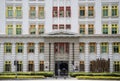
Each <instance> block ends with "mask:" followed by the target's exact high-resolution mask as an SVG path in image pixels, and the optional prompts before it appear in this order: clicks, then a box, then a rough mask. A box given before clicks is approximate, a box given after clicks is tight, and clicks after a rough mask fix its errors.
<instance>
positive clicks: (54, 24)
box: [0, 0, 120, 75]
mask: <svg viewBox="0 0 120 81" xmlns="http://www.w3.org/2000/svg"><path fill="white" fill-rule="evenodd" d="M0 26H1V27H0V72H15V71H18V72H19V71H20V72H29V71H35V72H38V71H53V72H55V74H56V75H57V74H58V70H61V72H62V71H63V70H65V71H66V73H68V72H73V71H80V72H120V27H119V26H120V0H1V1H0ZM16 66H17V67H16Z"/></svg>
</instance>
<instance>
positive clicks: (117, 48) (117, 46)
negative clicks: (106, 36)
mask: <svg viewBox="0 0 120 81" xmlns="http://www.w3.org/2000/svg"><path fill="white" fill-rule="evenodd" d="M119 52H120V43H117V42H115V43H113V53H119Z"/></svg>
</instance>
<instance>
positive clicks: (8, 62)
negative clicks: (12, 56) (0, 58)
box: [5, 61, 11, 72]
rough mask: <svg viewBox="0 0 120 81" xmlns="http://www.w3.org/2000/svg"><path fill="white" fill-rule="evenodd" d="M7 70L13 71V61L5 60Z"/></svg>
mask: <svg viewBox="0 0 120 81" xmlns="http://www.w3.org/2000/svg"><path fill="white" fill-rule="evenodd" d="M5 71H7V72H10V71H11V61H5Z"/></svg>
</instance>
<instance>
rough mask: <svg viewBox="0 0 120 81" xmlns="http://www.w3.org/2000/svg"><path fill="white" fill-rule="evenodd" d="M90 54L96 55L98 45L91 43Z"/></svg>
mask: <svg viewBox="0 0 120 81" xmlns="http://www.w3.org/2000/svg"><path fill="white" fill-rule="evenodd" d="M89 52H90V53H96V43H90V44H89Z"/></svg>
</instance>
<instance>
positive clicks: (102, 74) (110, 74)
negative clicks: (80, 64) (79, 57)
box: [69, 72, 120, 77]
mask: <svg viewBox="0 0 120 81" xmlns="http://www.w3.org/2000/svg"><path fill="white" fill-rule="evenodd" d="M69 75H70V76H71V77H76V76H117V77H120V73H82V72H71V73H70V74H69Z"/></svg>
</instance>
